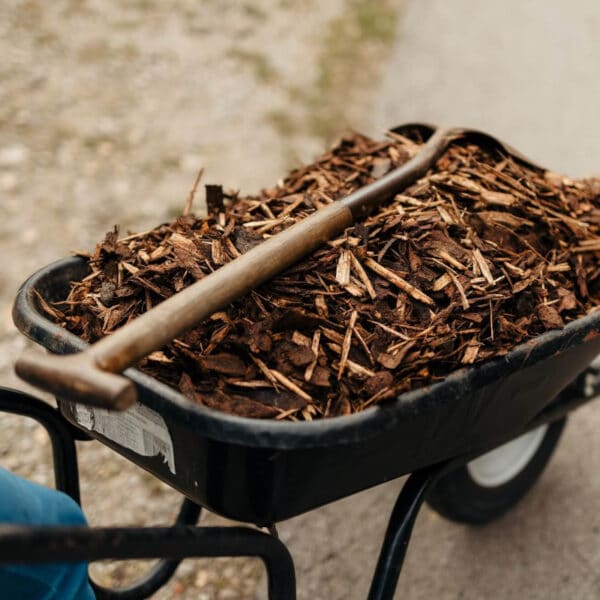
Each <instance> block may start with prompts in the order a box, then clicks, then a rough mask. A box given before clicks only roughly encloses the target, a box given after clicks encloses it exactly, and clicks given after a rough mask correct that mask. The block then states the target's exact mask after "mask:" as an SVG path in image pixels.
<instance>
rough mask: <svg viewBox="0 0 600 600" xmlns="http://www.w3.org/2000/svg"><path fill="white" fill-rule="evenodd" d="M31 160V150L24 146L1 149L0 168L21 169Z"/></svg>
mask: <svg viewBox="0 0 600 600" xmlns="http://www.w3.org/2000/svg"><path fill="white" fill-rule="evenodd" d="M28 158H29V149H28V148H27V146H24V145H23V144H14V145H12V146H4V147H3V148H0V167H4V168H7V167H19V166H21V165H22V164H23V163H24V162H26V161H27V159H28Z"/></svg>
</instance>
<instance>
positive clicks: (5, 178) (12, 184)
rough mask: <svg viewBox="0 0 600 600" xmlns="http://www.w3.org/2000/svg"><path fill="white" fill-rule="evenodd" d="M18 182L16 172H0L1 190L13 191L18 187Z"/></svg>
mask: <svg viewBox="0 0 600 600" xmlns="http://www.w3.org/2000/svg"><path fill="white" fill-rule="evenodd" d="M19 183H20V182H19V178H18V176H17V174H16V173H13V172H12V171H9V172H8V173H2V174H0V190H2V191H3V192H14V191H15V190H16V189H17V188H18V187H19Z"/></svg>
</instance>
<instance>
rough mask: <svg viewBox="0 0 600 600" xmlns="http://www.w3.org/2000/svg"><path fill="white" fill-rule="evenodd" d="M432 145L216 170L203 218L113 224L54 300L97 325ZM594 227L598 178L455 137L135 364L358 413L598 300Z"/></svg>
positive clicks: (76, 321) (224, 390)
mask: <svg viewBox="0 0 600 600" xmlns="http://www.w3.org/2000/svg"><path fill="white" fill-rule="evenodd" d="M420 145H421V140H420V139H419V137H418V135H416V134H415V135H414V136H411V137H410V138H408V137H403V136H400V135H398V134H392V135H391V136H390V139H389V140H387V141H373V140H371V139H369V138H367V137H365V136H362V135H358V134H357V135H353V136H351V137H348V138H345V139H343V140H341V141H340V142H339V143H338V144H337V145H336V146H335V147H334V148H333V149H332V150H331V151H329V152H327V153H326V154H324V155H323V156H322V157H321V158H319V159H318V160H317V161H316V162H315V163H313V164H311V165H308V166H305V167H303V168H301V169H298V170H295V171H293V172H292V173H291V174H290V175H289V176H288V177H287V178H286V179H284V180H283V181H281V182H280V183H279V184H278V185H277V186H276V187H274V188H270V189H265V190H263V191H262V192H261V194H260V195H259V196H256V197H253V196H250V197H238V195H237V194H235V193H225V192H224V191H223V190H222V188H221V187H220V186H209V187H208V189H207V196H208V208H209V214H208V216H207V217H205V218H196V217H194V216H193V215H192V214H186V215H184V216H182V217H180V218H179V219H177V220H175V221H173V222H172V223H166V224H163V225H160V226H159V227H157V228H155V229H153V230H151V231H148V232H144V233H142V234H134V235H130V236H128V237H126V238H123V239H119V236H118V230H117V229H115V230H114V231H112V232H109V233H108V234H107V235H106V238H105V239H104V241H103V242H102V243H100V244H98V246H97V248H96V250H95V252H94V253H93V254H91V255H88V256H87V258H88V260H89V264H90V267H91V270H92V272H91V274H90V275H89V276H88V277H86V278H85V279H84V280H83V281H80V282H75V283H74V284H73V287H72V289H71V292H70V294H69V297H68V298H67V299H66V300H65V301H64V302H59V303H56V304H54V305H53V306H48V305H47V304H46V303H42V304H41V308H42V309H43V310H44V311H45V312H46V313H47V314H48V316H49V317H50V318H51V319H53V320H55V321H57V322H59V323H61V324H62V325H63V326H64V327H66V328H68V329H69V330H70V331H72V332H74V333H76V334H77V335H79V336H80V337H82V338H83V339H85V340H86V341H88V342H94V341H96V340H98V339H99V338H101V337H102V336H104V335H107V334H110V333H111V332H112V331H114V330H115V329H116V328H118V327H120V326H122V325H124V324H125V323H127V322H128V321H130V320H131V319H134V318H135V317H136V316H137V315H139V314H141V313H143V312H145V311H147V310H149V309H150V308H152V307H153V306H155V305H156V304H158V303H160V302H161V301H162V300H163V299H165V298H168V297H169V296H171V295H173V294H174V293H176V292H178V291H180V290H182V289H183V288H185V287H186V286H188V285H190V284H192V283H193V282H194V281H197V280H198V279H201V278H202V277H204V276H206V275H207V274H208V273H210V272H212V271H214V270H215V269H218V268H219V267H220V266H221V265H223V264H225V263H227V262H229V261H231V260H233V259H235V258H236V257H237V256H240V255H241V254H243V253H244V252H247V251H248V250H249V249H250V248H252V247H253V246H255V245H256V244H259V243H261V241H263V240H264V239H266V238H267V237H269V236H272V235H274V234H276V233H277V232H279V231H281V230H283V229H285V228H286V227H289V226H290V225H292V224H293V223H294V222H296V221H297V220H299V219H302V218H304V217H306V216H307V215H308V214H310V213H312V212H313V211H315V210H317V209H319V208H320V207H322V206H324V205H326V204H329V203H331V202H334V201H335V200H337V199H339V198H341V197H343V196H345V195H347V194H349V193H351V192H352V191H354V190H356V189H357V188H359V187H361V186H364V185H366V184H368V183H371V182H372V181H374V180H375V179H376V178H378V177H381V176H383V175H384V174H385V173H387V172H388V171H389V170H391V169H393V168H395V167H397V166H399V165H401V164H403V163H404V162H406V161H407V160H408V159H409V158H410V157H411V156H413V155H414V154H415V153H416V152H417V151H418V149H419V147H420ZM191 197H193V193H191V194H190V197H189V198H188V202H187V204H186V211H188V212H189V210H190V207H191V199H190V198H191ZM599 229H600V181H598V180H582V181H573V180H571V179H568V178H565V177H562V176H559V175H557V174H555V173H551V172H548V171H544V170H541V169H538V168H534V167H531V166H529V165H527V164H525V163H523V162H520V161H518V160H516V159H514V158H512V157H510V156H508V155H506V154H505V153H504V152H503V151H501V150H499V149H498V148H495V147H482V146H479V145H475V144H473V143H467V142H465V141H457V142H456V143H454V144H453V145H452V146H451V147H450V148H449V149H448V150H447V151H446V152H445V153H444V155H443V156H442V157H441V158H440V159H439V160H438V161H437V163H436V165H435V167H434V168H433V169H432V170H431V172H429V173H428V174H427V175H426V176H425V177H423V178H422V179H421V180H419V181H418V182H417V183H415V184H414V185H412V186H411V187H410V188H408V189H406V190H404V191H403V193H402V194H399V195H397V196H396V197H395V198H393V199H390V201H389V202H387V203H385V204H383V205H382V206H381V207H380V208H379V209H378V210H377V211H376V212H374V213H373V214H371V215H370V216H369V217H367V218H366V219H365V220H364V221H362V222H359V223H357V224H355V225H354V226H353V227H351V228H349V229H348V230H346V232H345V233H344V234H343V235H342V236H340V237H339V238H338V239H335V240H331V241H330V242H329V243H328V244H327V245H325V246H323V247H322V248H320V249H318V250H316V251H315V252H313V253H312V255H310V256H309V257H308V258H306V259H304V260H303V261H301V262H299V263H298V264H296V265H295V266H293V267H292V268H290V269H288V270H287V271H286V272H284V273H283V274H281V275H279V276H278V277H276V278H274V279H273V280H271V281H270V282H268V283H266V284H264V285H262V286H261V287H260V288H258V289H256V290H254V291H252V292H251V293H250V294H248V295H247V296H246V297H244V298H242V299H240V300H238V301H236V302H235V303H233V304H232V305H231V306H229V307H227V309H225V310H223V311H221V312H218V313H216V314H214V315H212V317H211V318H210V319H208V320H206V321H205V322H204V323H201V324H200V325H199V326H198V327H196V328H194V329H192V330H191V331H188V332H187V333H185V334H184V335H182V336H181V337H180V338H178V339H176V340H174V341H173V342H172V343H171V344H169V345H168V346H167V347H166V348H163V349H162V350H161V351H159V352H154V353H153V354H151V355H150V356H148V357H147V358H146V359H144V360H143V361H142V362H141V363H140V365H139V367H140V368H141V369H142V370H143V371H145V372H146V373H149V374H150V375H152V376H154V377H156V378H157V379H159V380H160V381H162V382H164V383H166V384H168V385H170V386H173V387H174V388H176V389H178V390H179V391H180V392H181V393H183V394H184V395H185V396H187V397H188V398H190V399H192V400H193V401H195V402H198V403H200V404H202V405H205V406H207V407H210V408H213V409H218V410H223V411H226V412H229V413H234V414H238V415H242V416H247V417H257V418H276V419H291V420H312V419H315V418H321V417H331V416H336V415H343V414H350V413H353V412H357V411H360V410H363V409H364V408H366V407H368V406H371V405H373V404H375V403H378V402H381V401H384V400H386V399H389V398H393V397H395V396H396V395H398V394H399V393H402V392H406V391H409V390H412V389H415V388H418V387H421V386H424V385H427V384H431V383H433V382H435V381H439V380H441V379H444V378H445V377H446V376H447V375H448V374H449V373H450V372H452V371H453V370H455V369H457V368H460V367H461V366H464V365H473V364H477V363H481V362H483V361H486V360H489V359H490V358H492V357H495V356H500V355H503V354H505V353H507V352H508V351H509V350H510V349H512V348H513V347H514V346H516V345H517V344H519V343H521V342H523V341H525V340H528V339H531V338H533V337H535V336H537V335H539V334H541V333H543V332H545V331H547V330H549V329H554V328H560V327H563V326H564V324H565V323H568V322H570V321H573V320H575V319H577V318H580V317H582V316H584V315H586V314H588V313H589V312H590V311H593V310H595V309H596V307H597V306H598V304H599V299H600V277H599V276H600V264H599V261H598V258H599V256H600V231H599Z"/></svg>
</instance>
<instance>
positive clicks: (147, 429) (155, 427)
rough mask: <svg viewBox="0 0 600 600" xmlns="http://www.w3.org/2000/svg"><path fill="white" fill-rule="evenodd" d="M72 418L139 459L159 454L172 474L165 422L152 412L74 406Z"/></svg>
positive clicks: (136, 407)
mask: <svg viewBox="0 0 600 600" xmlns="http://www.w3.org/2000/svg"><path fill="white" fill-rule="evenodd" d="M75 419H76V420H77V422H78V423H79V424H80V425H81V426H82V427H84V428H85V429H89V430H90V431H96V432H98V433H100V434H101V435H103V436H104V437H106V438H108V439H109V440H112V441H113V442H117V444H120V445H121V446H123V447H125V448H128V449H129V450H133V451H134V452H135V453H137V454H139V455H141V456H158V455H162V456H163V457H164V459H165V462H166V464H167V465H168V466H169V470H170V471H171V473H173V474H174V473H175V453H174V451H173V441H172V440H171V436H170V435H169V430H168V429H167V425H166V424H165V421H164V419H163V418H162V417H161V416H160V415H159V414H158V413H157V412H155V411H153V410H152V409H150V408H148V407H147V406H143V405H142V404H139V403H137V404H135V405H134V406H132V407H131V408H128V409H127V410H125V411H123V412H112V411H108V410H105V409H103V408H93V407H90V406H84V405H82V404H76V405H75Z"/></svg>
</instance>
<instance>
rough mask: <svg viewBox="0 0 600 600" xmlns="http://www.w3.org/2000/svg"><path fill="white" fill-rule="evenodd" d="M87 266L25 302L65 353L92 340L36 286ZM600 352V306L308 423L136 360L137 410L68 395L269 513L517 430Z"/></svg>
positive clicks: (109, 435)
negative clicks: (507, 347) (193, 385)
mask: <svg viewBox="0 0 600 600" xmlns="http://www.w3.org/2000/svg"><path fill="white" fill-rule="evenodd" d="M87 274H88V266H87V263H86V261H85V260H83V259H80V258H68V259H64V260H60V261H58V262H56V263H54V264H52V265H50V266H48V267H46V268H44V269H42V270H41V271H39V272H37V273H36V274H35V275H33V276H32V277H31V278H29V279H28V280H27V281H26V282H25V284H24V285H23V286H22V287H21V289H20V291H19V293H18V296H17V298H16V303H15V307H14V319H15V322H16V324H17V326H18V327H19V329H20V330H21V331H22V332H23V333H25V334H26V335H27V336H29V337H30V338H31V339H33V340H34V341H36V342H38V343H40V344H41V345H43V346H44V347H45V348H47V349H48V350H49V351H51V352H53V353H59V354H65V353H71V352H76V351H79V350H81V349H83V348H84V347H85V343H84V342H83V341H81V340H80V339H79V338H78V337H76V336H75V335H73V334H71V333H69V332H68V331H65V330H64V329H62V328H61V327H59V326H58V325H56V324H54V323H52V322H50V321H49V320H48V319H47V318H46V317H45V316H44V315H43V314H42V312H41V311H40V309H39V306H38V301H37V295H36V292H37V293H39V294H40V295H41V296H42V298H43V299H44V300H45V301H46V302H49V303H51V302H54V301H58V300H62V299H64V298H65V297H66V296H67V294H68V291H69V283H70V282H71V281H74V280H80V279H81V278H83V277H85V276H86V275H87ZM599 353H600V311H598V312H594V313H592V314H590V315H588V316H586V317H584V318H581V319H578V320H576V321H574V322H572V323H570V324H568V325H567V326H566V327H564V329H561V330H555V331H549V332H547V333H545V334H543V335H541V336H539V337H536V338H534V339H532V340H530V341H529V342H527V343H524V344H522V345H520V346H517V347H515V348H514V349H513V350H512V351H511V352H509V353H508V354H506V355H505V356H502V357H499V358H496V359H494V360H490V361H488V362H486V363H483V364H481V365H477V366H474V367H468V368H463V369H460V370H457V371H455V372H454V373H452V374H451V375H449V376H448V377H447V378H446V379H444V380H443V381H441V382H439V383H435V384H434V385H431V386H428V387H424V388H421V389H417V390H414V391H411V392H408V393H405V394H402V395H400V396H399V397H398V398H396V399H395V400H393V401H390V402H387V403H385V404H382V405H380V406H374V407H371V408H368V409H367V410H365V411H364V412H361V413H358V414H354V415H350V416H343V417H335V418H330V419H325V420H320V421H312V422H299V423H293V422H279V421H271V420H258V419H248V418H243V417H237V416H231V415H228V414H224V413H221V412H218V411H214V410H211V409H208V408H204V407H202V406H198V405H195V404H193V403H192V402H191V401H189V400H188V399H187V398H185V397H184V396H182V395H181V394H179V393H178V392H177V391H176V390H174V389H172V388H170V387H168V386H166V385H164V384H162V383H160V382H158V381H156V380H154V379H153V378H151V377H149V376H147V375H145V374H143V373H141V372H140V371H138V370H135V369H130V370H128V371H127V372H126V375H127V376H128V377H130V378H131V379H132V380H133V381H134V382H135V383H136V385H137V387H138V393H139V404H138V405H137V406H135V407H134V408H133V409H129V410H128V411H126V412H125V413H108V412H107V411H104V410H102V409H90V408H88V407H81V406H79V405H75V404H73V403H71V402H68V401H66V400H60V399H59V406H60V410H61V411H62V413H63V414H64V415H65V416H66V418H67V419H68V420H69V421H71V422H72V423H73V424H74V425H76V426H77V427H79V428H82V429H84V430H86V432H87V433H88V434H89V435H91V436H92V437H95V438H98V439H99V440H101V441H102V442H103V443H105V444H107V445H108V446H110V447H112V448H113V449H115V450H116V451H117V452H119V453H120V454H123V455H124V456H126V457H127V458H128V459H130V460H131V461H133V462H134V463H136V464H138V465H139V466H141V467H142V468H144V469H146V470H147V471H150V472H151V473H153V474H154V475H156V476H157V477H159V478H160V479H162V480H163V481H165V482H166V483H168V484H169V485H171V486H172V487H174V488H176V489H177V490H179V491H180V492H182V493H183V494H184V495H186V496H187V497H188V498H190V499H192V500H193V501H195V502H197V503H198V504H200V505H202V506H205V507H206V508H208V509H210V510H212V511H214V512H216V513H219V514H221V515H224V516H226V517H229V518H232V519H236V520H239V521H244V522H248V523H255V524H258V525H268V524H272V523H275V522H277V521H281V520H283V519H287V518H289V517H293V516H295V515H298V514H300V513H303V512H306V511H308V510H311V509H313V508H316V507H318V506H321V505H323V504H326V503H328V502H331V501H333V500H336V499H338V498H341V497H343V496H347V495H349V494H352V493H354V492H358V491H360V490H363V489H365V488H368V487H370V486H374V485H377V484H379V483H383V482H385V481H388V480H390V479H394V478H396V477H399V476H401V475H404V474H407V473H410V472H413V471H416V470H418V469H421V468H423V467H426V466H429V465H435V464H436V463H440V462H443V461H447V460H449V459H452V458H455V457H460V456H465V455H476V454H478V453H481V452H483V451H485V450H487V449H490V448H493V447H495V446H497V445H498V444H500V443H502V442H504V441H506V440H508V439H511V438H512V437H515V436H516V435H518V434H520V433H522V432H523V431H525V430H526V429H528V426H530V424H531V423H532V422H533V421H534V419H535V417H536V416H538V415H539V414H540V413H541V412H542V411H543V410H544V408H545V407H547V405H548V404H549V403H550V402H551V401H552V400H554V399H555V398H556V397H557V396H558V395H559V394H560V392H561V391H562V390H563V389H564V388H566V387H567V386H568V385H569V384H570V383H571V382H572V381H574V380H575V379H576V378H577V377H578V375H579V374H580V373H582V372H583V371H584V370H585V369H586V368H587V367H588V366H589V365H590V363H591V362H592V361H593V360H594V358H595V357H596V356H597V355H598V354H599Z"/></svg>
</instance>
